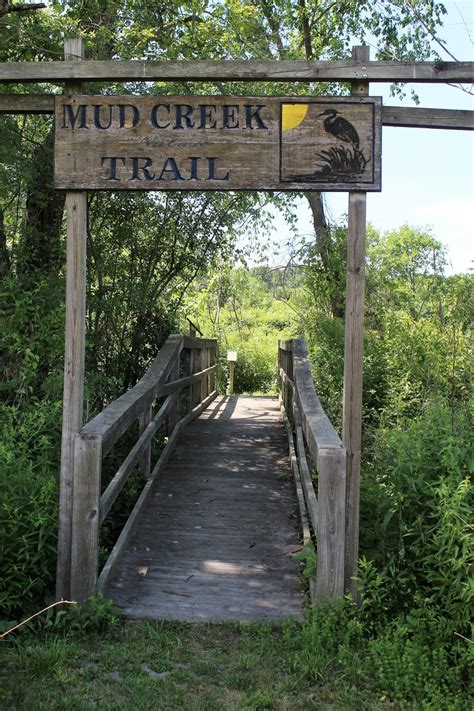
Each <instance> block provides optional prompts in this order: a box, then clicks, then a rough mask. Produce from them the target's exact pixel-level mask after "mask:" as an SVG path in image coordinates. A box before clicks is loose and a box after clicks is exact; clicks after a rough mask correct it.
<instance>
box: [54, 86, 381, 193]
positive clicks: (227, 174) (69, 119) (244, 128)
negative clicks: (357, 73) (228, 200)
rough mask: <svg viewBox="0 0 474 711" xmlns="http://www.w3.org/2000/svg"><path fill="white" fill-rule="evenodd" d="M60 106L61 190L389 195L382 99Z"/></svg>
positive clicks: (85, 100) (83, 99) (156, 99)
mask: <svg viewBox="0 0 474 711" xmlns="http://www.w3.org/2000/svg"><path fill="white" fill-rule="evenodd" d="M55 101H56V103H55V122H56V134H55V136H56V137H55V186H56V188H59V189H67V190H88V189H93V190H324V191H331V190H367V191H377V190H380V189H381V186H380V174H381V167H380V157H381V114H382V105H381V99H380V98H379V97H338V98H334V97H326V98H323V97H304V98H303V97H286V98H282V97H262V96H261V97H240V96H239V97H237V96H226V97H225V96H179V97H177V96H156V95H148V96H138V97H137V96H87V95H86V96H73V97H71V96H57V97H56V100H55Z"/></svg>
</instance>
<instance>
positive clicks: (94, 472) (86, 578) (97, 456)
mask: <svg viewBox="0 0 474 711" xmlns="http://www.w3.org/2000/svg"><path fill="white" fill-rule="evenodd" d="M101 465H102V437H97V436H83V435H81V434H80V433H79V434H77V435H76V437H75V440H74V502H73V510H72V523H73V526H72V555H71V597H72V599H73V600H77V601H78V602H82V601H83V600H86V599H87V598H88V597H90V596H91V595H94V593H95V591H96V583H97V569H98V561H99V505H100V477H101Z"/></svg>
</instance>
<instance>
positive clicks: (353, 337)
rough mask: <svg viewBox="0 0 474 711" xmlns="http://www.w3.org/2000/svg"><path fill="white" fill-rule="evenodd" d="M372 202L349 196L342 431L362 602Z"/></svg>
mask: <svg viewBox="0 0 474 711" xmlns="http://www.w3.org/2000/svg"><path fill="white" fill-rule="evenodd" d="M352 58H353V59H354V60H356V61H361V62H368V61H369V58H370V49H369V47H353V48H352ZM368 93H369V83H368V82H367V81H361V82H352V87H351V94H352V95H353V96H367V94H368ZM366 203H367V193H365V192H352V193H349V224H348V233H347V276H346V317H345V340H344V404H343V426H342V432H343V435H342V443H343V446H344V447H345V449H346V450H347V471H346V544H345V565H344V569H345V571H344V587H345V590H346V592H349V593H351V594H352V596H353V598H354V600H356V601H357V600H358V593H357V585H356V581H355V579H354V578H355V576H356V574H357V560H358V557H359V498H360V493H359V492H360V462H361V439H362V375H363V355H364V292H365V231H366Z"/></svg>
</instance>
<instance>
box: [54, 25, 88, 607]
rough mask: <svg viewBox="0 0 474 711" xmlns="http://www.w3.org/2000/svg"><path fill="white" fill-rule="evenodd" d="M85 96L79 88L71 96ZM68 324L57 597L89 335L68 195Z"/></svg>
mask: <svg viewBox="0 0 474 711" xmlns="http://www.w3.org/2000/svg"><path fill="white" fill-rule="evenodd" d="M64 55H65V58H66V59H71V57H74V58H75V59H77V60H78V61H79V60H81V59H83V58H84V43H83V40H82V39H69V40H65V42H64ZM68 89H70V90H73V91H83V87H82V86H80V85H78V84H77V83H75V84H74V85H72V86H69V85H67V86H66V90H68ZM66 216H67V230H66V319H65V334H64V342H65V352H64V380H63V383H64V384H63V421H62V434H61V464H60V473H59V527H58V544H57V566H56V596H57V598H58V599H61V598H64V599H68V598H69V596H70V584H71V583H70V578H71V546H72V527H73V520H72V517H73V496H74V438H75V435H76V433H77V432H78V431H79V430H80V428H81V425H82V422H83V412H82V410H83V401H84V360H85V331H86V252H87V194H86V193H85V192H68V193H67V194H66Z"/></svg>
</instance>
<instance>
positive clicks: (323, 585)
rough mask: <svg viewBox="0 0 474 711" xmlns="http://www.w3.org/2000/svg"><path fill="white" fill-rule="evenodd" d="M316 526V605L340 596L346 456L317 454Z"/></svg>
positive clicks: (338, 450)
mask: <svg viewBox="0 0 474 711" xmlns="http://www.w3.org/2000/svg"><path fill="white" fill-rule="evenodd" d="M317 469H318V523H317V530H316V542H317V570H316V602H317V603H320V602H323V601H324V600H325V599H334V598H336V597H339V596H342V595H343V594H344V548H345V519H346V453H345V450H344V449H342V448H334V449H333V448H331V449H322V450H320V451H319V452H318V458H317Z"/></svg>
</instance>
